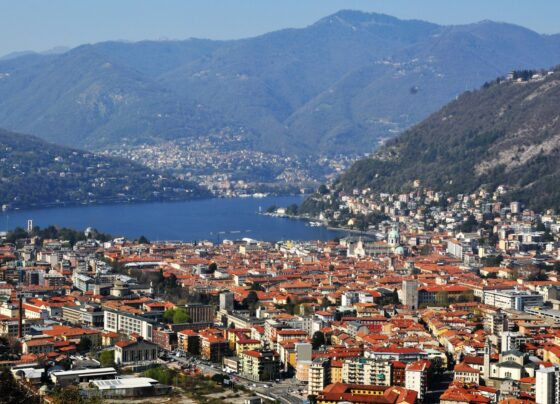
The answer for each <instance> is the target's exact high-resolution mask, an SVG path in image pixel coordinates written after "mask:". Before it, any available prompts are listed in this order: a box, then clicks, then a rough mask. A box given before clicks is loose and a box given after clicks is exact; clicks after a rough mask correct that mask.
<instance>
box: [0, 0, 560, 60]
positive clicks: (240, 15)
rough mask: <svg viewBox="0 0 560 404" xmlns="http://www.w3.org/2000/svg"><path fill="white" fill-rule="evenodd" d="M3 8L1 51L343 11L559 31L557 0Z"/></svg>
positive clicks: (210, 0) (234, 1)
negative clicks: (514, 25) (499, 23)
mask: <svg viewBox="0 0 560 404" xmlns="http://www.w3.org/2000/svg"><path fill="white" fill-rule="evenodd" d="M0 7H1V8H0V38H1V39H0V55H3V54H6V53H9V52H13V51H21V50H37V51H42V50H47V49H50V48H52V47H54V46H59V45H62V46H76V45H79V44H83V43H92V42H100V41H105V40H114V39H121V40H131V41H138V40H142V39H163V38H170V39H184V38H189V37H201V38H212V39H231V38H241V37H248V36H254V35H258V34H261V33H264V32H268V31H272V30H277V29H280V28H287V27H303V26H306V25H309V24H311V23H313V22H314V21H316V20H318V19H319V18H321V17H324V16H326V15H328V14H331V13H334V12H336V11H338V10H340V9H357V10H363V11H375V12H381V13H386V14H390V15H394V16H396V17H400V18H404V19H412V18H415V19H422V20H427V21H432V22H436V23H440V24H462V23H469V22H475V21H480V20H485V19H489V20H495V21H504V22H511V23H515V24H519V25H523V26H525V27H528V28H531V29H533V30H535V31H537V32H540V33H548V34H550V33H560V1H558V0H531V1H519V0H274V1H273V0H0Z"/></svg>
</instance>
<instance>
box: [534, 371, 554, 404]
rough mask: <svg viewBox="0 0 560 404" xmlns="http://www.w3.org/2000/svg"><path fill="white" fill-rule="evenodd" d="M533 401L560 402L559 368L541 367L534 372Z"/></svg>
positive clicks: (545, 403)
mask: <svg viewBox="0 0 560 404" xmlns="http://www.w3.org/2000/svg"><path fill="white" fill-rule="evenodd" d="M535 377H536V381H535V399H536V400H535V401H536V403H537V404H558V403H560V369H559V368H558V367H556V366H551V367H548V368H545V367H542V368H540V369H538V370H537V371H536V372H535Z"/></svg>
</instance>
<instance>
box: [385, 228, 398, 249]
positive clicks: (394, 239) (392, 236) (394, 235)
mask: <svg viewBox="0 0 560 404" xmlns="http://www.w3.org/2000/svg"><path fill="white" fill-rule="evenodd" d="M387 244H389V245H390V246H391V247H397V246H399V245H400V244H401V234H400V232H399V228H398V227H397V226H395V227H393V228H392V229H391V231H390V232H389V237H388V238H387Z"/></svg>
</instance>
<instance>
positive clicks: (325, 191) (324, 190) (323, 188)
mask: <svg viewBox="0 0 560 404" xmlns="http://www.w3.org/2000/svg"><path fill="white" fill-rule="evenodd" d="M317 192H319V193H320V194H321V195H327V194H328V193H329V189H328V188H327V186H326V185H325V184H321V185H320V186H319V189H317Z"/></svg>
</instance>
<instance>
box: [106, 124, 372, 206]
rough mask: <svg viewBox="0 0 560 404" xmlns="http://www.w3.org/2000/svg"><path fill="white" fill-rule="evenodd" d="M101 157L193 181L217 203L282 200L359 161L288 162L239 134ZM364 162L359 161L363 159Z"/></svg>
mask: <svg viewBox="0 0 560 404" xmlns="http://www.w3.org/2000/svg"><path fill="white" fill-rule="evenodd" d="M102 154H103V155H106V156H111V157H119V158H124V159H127V160H132V161H135V162H138V163H141V164H142V165H143V166H146V167H149V168H152V169H156V170H162V171H166V172H170V173H172V174H173V175H174V176H177V177H179V178H181V179H186V180H189V181H192V182H194V183H196V184H198V185H199V186H201V187H202V188H205V189H208V190H210V191H211V192H212V194H213V195H215V196H219V197H235V196H249V195H253V194H263V193H264V194H270V193H274V194H287V193H301V192H305V191H309V190H312V189H314V188H316V187H317V185H318V184H321V183H325V182H332V181H333V180H334V179H335V178H336V177H337V176H338V175H339V174H340V173H341V172H343V171H344V170H345V169H347V168H348V167H349V166H350V165H351V164H352V163H353V162H355V161H356V160H357V159H358V158H359V157H360V156H358V155H347V154H344V155H336V156H302V157H298V156H288V155H278V154H273V153H270V152H261V151H255V150H252V149H251V147H250V146H249V145H248V144H247V140H246V139H244V136H243V134H242V133H241V134H239V135H232V134H231V133H230V132H229V131H226V132H223V133H220V134H218V135H215V136H207V137H206V136H202V137H199V138H197V141H196V142H191V141H179V142H178V141H171V142H166V143H158V144H155V145H148V144H144V145H140V146H126V145H125V146H123V147H121V148H119V149H108V150H104V151H103V152H102ZM362 157H363V156H362Z"/></svg>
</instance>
